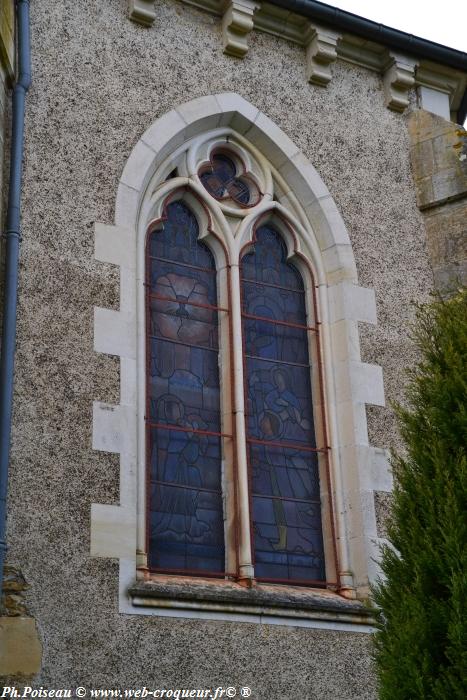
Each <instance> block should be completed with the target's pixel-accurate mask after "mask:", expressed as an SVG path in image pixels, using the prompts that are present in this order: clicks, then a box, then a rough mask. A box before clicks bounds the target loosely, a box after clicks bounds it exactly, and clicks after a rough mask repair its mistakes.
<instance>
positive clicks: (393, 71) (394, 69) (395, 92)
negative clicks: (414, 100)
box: [383, 53, 417, 112]
mask: <svg viewBox="0 0 467 700" xmlns="http://www.w3.org/2000/svg"><path fill="white" fill-rule="evenodd" d="M416 66H417V62H416V61H414V60H412V59H410V58H408V57H406V56H398V55H396V54H393V53H390V54H389V57H388V61H387V62H386V65H385V67H384V75H383V83H384V93H385V104H386V107H387V108H388V109H392V110H394V112H403V111H404V110H405V108H406V107H408V105H409V90H410V88H412V87H413V86H414V85H415V68H416Z"/></svg>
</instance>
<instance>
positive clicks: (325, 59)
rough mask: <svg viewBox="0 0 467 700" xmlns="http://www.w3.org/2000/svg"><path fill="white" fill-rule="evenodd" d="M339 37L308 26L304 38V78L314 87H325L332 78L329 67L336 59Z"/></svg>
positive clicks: (333, 33) (328, 31)
mask: <svg viewBox="0 0 467 700" xmlns="http://www.w3.org/2000/svg"><path fill="white" fill-rule="evenodd" d="M340 38H341V35H340V34H338V33H336V32H333V31H332V30H328V29H326V30H322V29H319V28H317V27H312V26H310V27H309V29H308V31H307V33H306V37H305V45H306V77H307V80H308V82H310V83H313V84H314V85H323V86H326V85H327V84H328V83H329V81H330V80H331V78H332V72H331V66H332V64H333V63H334V61H335V60H336V58H337V42H338V40H339V39H340Z"/></svg>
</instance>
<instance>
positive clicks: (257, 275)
mask: <svg viewBox="0 0 467 700" xmlns="http://www.w3.org/2000/svg"><path fill="white" fill-rule="evenodd" d="M250 251H251V249H250ZM241 274H242V300H243V341H244V351H245V370H246V387H245V398H246V413H247V420H246V427H247V443H248V445H249V466H250V477H251V478H250V482H251V487H252V502H253V512H252V523H253V533H254V534H253V543H254V553H255V575H256V577H257V578H259V579H266V580H284V581H300V582H302V581H303V582H304V581H324V579H325V571H324V552H323V537H322V527H321V506H320V489H319V474H318V456H317V455H318V453H317V451H316V449H317V447H316V439H315V431H314V422H313V404H312V394H311V380H310V359H309V351H308V337H309V334H310V330H309V329H308V328H307V315H306V305H305V292H304V285H303V280H302V278H301V275H300V273H299V272H298V270H296V268H294V267H293V265H291V264H290V263H288V262H287V249H286V247H285V244H284V242H283V240H282V238H281V236H280V234H279V233H278V231H276V230H275V229H274V228H273V227H271V226H263V227H260V228H259V229H258V230H257V232H256V241H255V243H254V247H253V251H251V252H249V253H248V254H247V255H245V256H244V258H243V260H242V271H241ZM284 322H285V323H284Z"/></svg>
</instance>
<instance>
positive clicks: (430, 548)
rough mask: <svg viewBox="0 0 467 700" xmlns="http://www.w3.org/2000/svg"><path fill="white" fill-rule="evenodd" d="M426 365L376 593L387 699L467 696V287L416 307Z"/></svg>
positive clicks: (398, 473)
mask: <svg viewBox="0 0 467 700" xmlns="http://www.w3.org/2000/svg"><path fill="white" fill-rule="evenodd" d="M415 341H416V344H417V346H418V348H419V350H420V352H421V358H422V359H421V362H420V364H419V365H418V367H417V368H416V369H415V370H414V371H413V372H411V374H410V383H409V388H408V391H407V395H406V398H407V402H406V405H405V406H404V407H399V408H398V409H397V412H398V417H399V421H400V428H401V433H402V437H403V439H404V441H405V445H406V451H405V454H404V455H403V456H398V457H394V458H393V469H394V477H395V492H394V502H393V509H392V516H391V519H390V523H389V527H388V539H389V541H390V543H391V545H392V547H393V548H394V549H393V548H392V547H385V548H383V559H382V570H383V572H384V575H385V577H386V580H385V581H384V582H379V584H378V585H377V586H375V588H374V590H373V594H374V599H375V602H376V604H377V605H378V606H379V613H378V615H379V618H378V632H377V633H376V634H375V647H374V648H375V651H374V657H375V660H376V666H377V673H378V679H379V689H380V699H381V700H409V699H410V700H418V698H420V699H421V698H423V699H424V700H427V699H432V698H433V699H436V700H448V699H449V700H457V699H459V700H461V698H462V700H464V699H465V698H466V697H467V638H466V637H467V612H466V601H467V546H466V545H467V289H463V290H460V291H459V292H458V293H457V294H456V295H455V296H453V297H452V298H451V299H449V300H441V299H439V300H437V301H435V302H434V303H432V304H429V305H428V306H425V307H419V308H418V310H417V320H416V325H415Z"/></svg>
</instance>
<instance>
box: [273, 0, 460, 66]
mask: <svg viewBox="0 0 467 700" xmlns="http://www.w3.org/2000/svg"><path fill="white" fill-rule="evenodd" d="M267 2H269V3H271V5H277V6H278V7H282V8H284V9H286V10H290V11H291V12H295V13H296V14H298V15H302V16H304V17H307V18H310V19H314V20H319V21H321V22H325V23H327V24H331V25H332V26H333V27H337V28H338V29H341V30H344V31H348V32H351V33H352V34H358V35H360V36H363V37H365V38H367V39H370V40H372V41H376V42H378V43H380V44H385V45H389V46H392V47H394V48H397V49H400V50H403V51H406V52H407V53H411V54H414V55H415V56H423V58H427V59H430V60H432V61H436V62H437V63H442V64H444V65H447V66H450V67H451V68H457V69H458V70H461V71H467V53H464V52H463V51H458V50H457V49H451V48H450V47H448V46H443V44H437V43H436V42H434V41H430V40H429V39H422V38H421V37H418V36H414V35H413V34H408V33H407V32H403V31H400V30H399V29H393V28H392V27H387V26H386V25H384V24H379V23H378V22H373V21H372V20H369V19H366V18H365V17H360V15H354V14H353V13H351V12H347V11H346V10H340V9H339V8H337V7H333V6H331V5H326V4H324V3H322V2H317V0H267Z"/></svg>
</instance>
